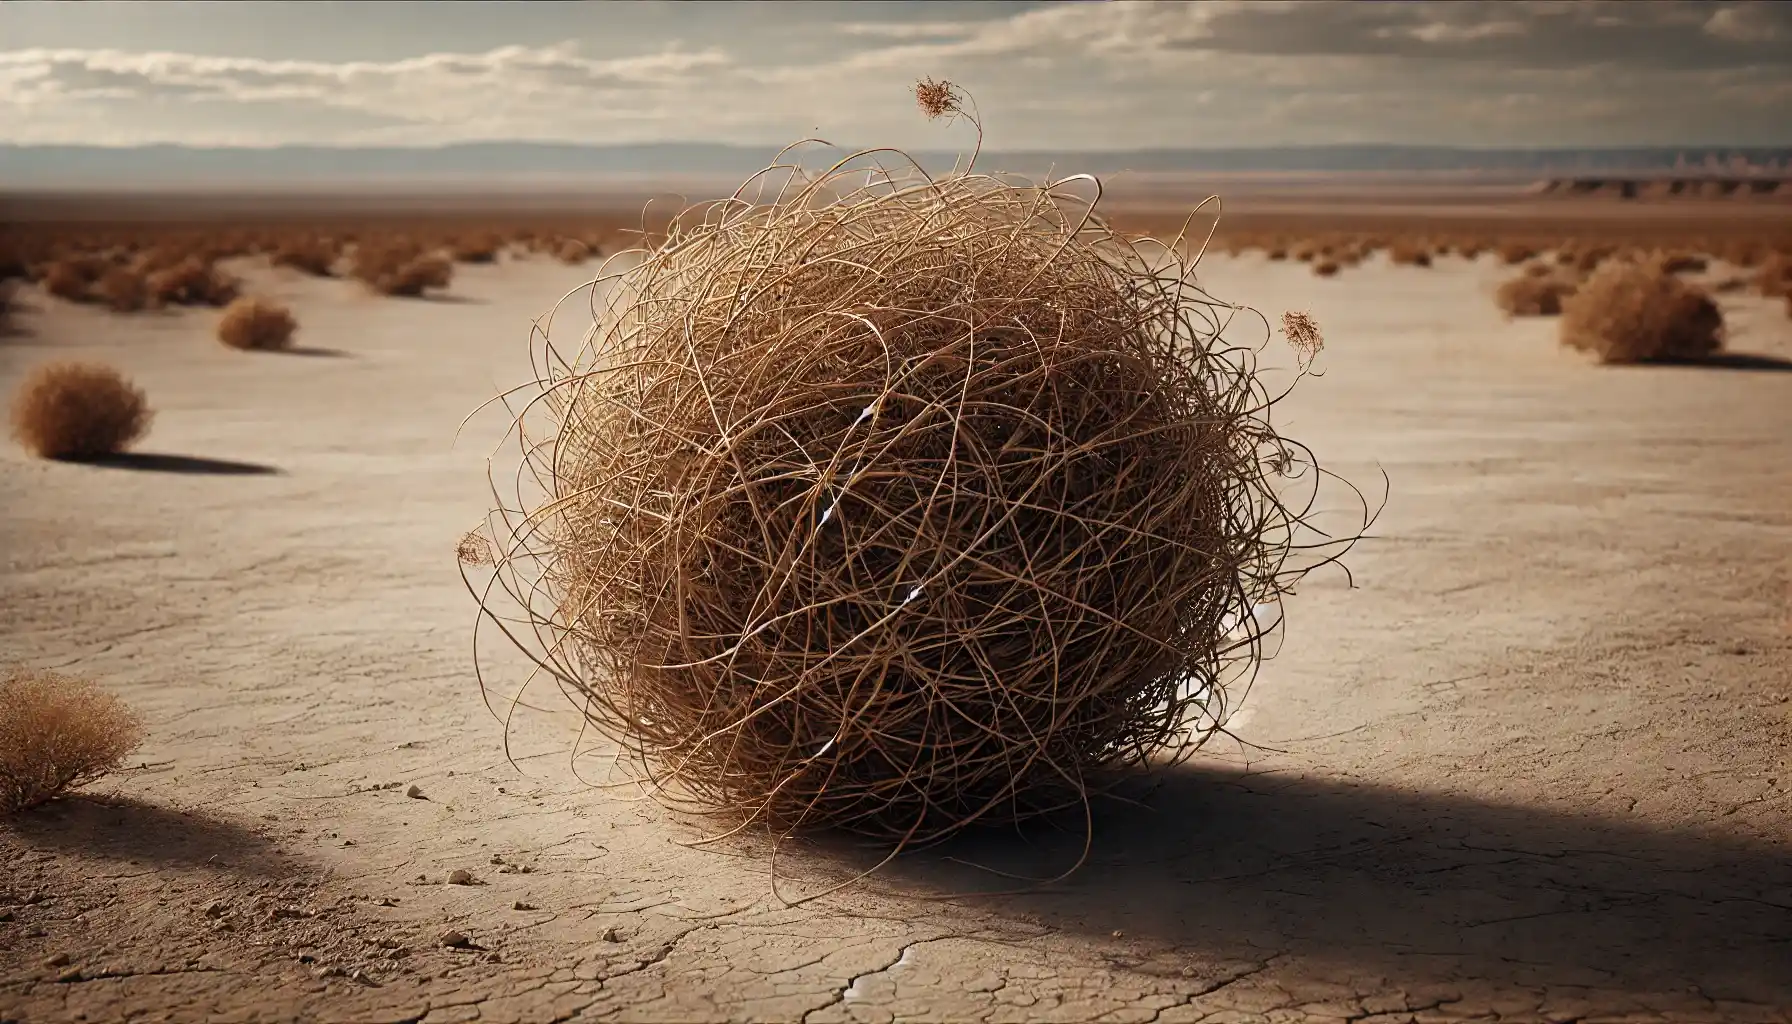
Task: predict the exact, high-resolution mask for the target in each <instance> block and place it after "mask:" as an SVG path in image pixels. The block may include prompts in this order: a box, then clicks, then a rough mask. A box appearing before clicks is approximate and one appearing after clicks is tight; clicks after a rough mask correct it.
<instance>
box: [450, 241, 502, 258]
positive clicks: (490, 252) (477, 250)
mask: <svg viewBox="0 0 1792 1024" xmlns="http://www.w3.org/2000/svg"><path fill="white" fill-rule="evenodd" d="M503 247H504V241H503V239H500V238H499V237H497V236H496V235H478V236H475V237H472V238H462V239H459V240H457V241H456V242H455V243H454V245H453V246H451V247H450V249H449V252H450V254H451V255H452V256H453V257H454V260H455V262H457V263H496V262H497V261H498V250H499V249H501V248H503Z"/></svg>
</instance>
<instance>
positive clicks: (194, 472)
mask: <svg viewBox="0 0 1792 1024" xmlns="http://www.w3.org/2000/svg"><path fill="white" fill-rule="evenodd" d="M79 462H80V463H81V464H82V465H88V466H103V467H105V468H107V469H131V470H137V471H138V472H144V473H179V474H184V475H187V476H273V475H277V474H278V473H279V472H280V469H279V468H278V467H276V466H269V465H265V464H263V463H259V462H236V461H233V460H231V459H208V458H205V457H203V456H198V455H163V454H153V453H147V452H120V453H118V454H117V455H105V456H101V457H99V458H93V459H81V460H79Z"/></svg>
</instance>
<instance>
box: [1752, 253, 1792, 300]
mask: <svg viewBox="0 0 1792 1024" xmlns="http://www.w3.org/2000/svg"><path fill="white" fill-rule="evenodd" d="M1755 290H1757V291H1759V292H1760V293H1761V294H1762V295H1765V296H1767V297H1768V298H1770V299H1772V298H1778V297H1779V296H1782V295H1787V296H1792V256H1787V255H1786V254H1785V253H1783V252H1774V253H1769V254H1768V255H1767V257H1766V258H1765V259H1763V260H1762V261H1761V266H1760V269H1759V270H1757V271H1756V272H1755Z"/></svg>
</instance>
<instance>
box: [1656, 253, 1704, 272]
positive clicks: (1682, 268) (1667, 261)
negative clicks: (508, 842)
mask: <svg viewBox="0 0 1792 1024" xmlns="http://www.w3.org/2000/svg"><path fill="white" fill-rule="evenodd" d="M1709 265H1710V262H1709V261H1708V260H1706V259H1705V257H1703V256H1700V255H1698V254H1696V253H1690V252H1677V253H1674V254H1673V255H1671V256H1667V257H1665V258H1663V259H1662V261H1661V269H1662V271H1663V272H1665V273H1669V274H1697V273H1699V272H1701V271H1703V270H1704V269H1705V268H1706V267H1707V266H1709Z"/></svg>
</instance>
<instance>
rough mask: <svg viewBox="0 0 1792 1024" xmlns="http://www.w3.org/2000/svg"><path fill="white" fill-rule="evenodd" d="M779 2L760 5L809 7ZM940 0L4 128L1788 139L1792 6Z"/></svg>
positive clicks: (1124, 141)
mask: <svg viewBox="0 0 1792 1024" xmlns="http://www.w3.org/2000/svg"><path fill="white" fill-rule="evenodd" d="M630 9H631V8H629V7H626V6H618V7H616V8H613V9H612V10H614V11H616V12H618V14H616V15H614V16H616V17H624V16H626V14H627V12H628V11H629V10H630ZM320 10H321V9H320ZM780 10H784V9H779V8H768V9H767V11H768V12H769V13H768V17H777V16H784V17H799V16H800V14H799V13H797V12H800V11H801V10H802V8H800V7H797V8H793V9H790V10H791V11H792V13H789V14H783V15H780V14H779V13H778V12H779V11H780ZM949 10H951V9H949V8H941V7H930V8H925V9H923V13H924V15H926V16H924V17H915V18H909V19H906V20H904V19H901V18H893V19H891V20H884V21H873V20H867V19H863V18H861V19H858V20H853V19H852V18H850V17H848V18H846V19H844V20H838V21H834V22H831V23H828V24H826V25H825V26H823V27H822V28H821V29H820V30H819V31H817V32H814V33H800V32H794V31H793V32H785V33H783V34H782V35H779V36H778V38H777V43H778V48H776V52H777V54H778V56H777V58H776V59H775V60H774V59H771V57H770V56H768V55H769V54H770V53H772V52H773V49H768V48H767V47H768V46H769V44H766V43H765V42H764V40H763V39H760V41H759V42H758V43H755V41H754V40H755V39H756V38H759V37H752V38H749V37H747V36H742V37H741V38H739V39H735V38H719V39H718V40H717V41H714V42H713V44H712V45H708V46H699V47H694V48H687V47H683V46H679V45H676V44H663V43H656V44H654V45H652V46H644V47H643V48H642V49H643V52H640V53H637V54H632V55H631V54H627V53H626V52H624V53H620V54H619V55H612V56H606V57H602V58H598V57H592V56H587V55H586V52H585V50H584V49H583V48H582V47H581V46H580V45H579V43H577V42H574V41H566V42H560V43H554V44H551V45H531V46H523V45H506V46H499V47H496V48H492V49H485V50H480V51H475V52H458V51H454V50H452V49H448V50H443V51H441V52H433V53H426V54H422V55H418V56H407V57H403V58H402V59H394V60H388V61H366V60H359V61H357V60H344V61H328V60H269V59H257V58H252V57H244V56H207V55H200V54H195V53H179V52H161V51H158V52H132V51H129V50H123V49H54V48H33V49H20V50H14V51H10V52H0V139H4V140H11V141H45V142H49V141H69V142H75V141H89V142H112V143H128V142H141V141H188V142H194V143H201V144H205V143H210V144H218V143H233V142H234V143H255V144H263V143H276V142H320V141H321V142H346V143H417V142H436V141H452V140H459V139H481V138H528V139H559V140H567V141H579V142H625V141H654V140H667V139H689V140H718V141H737V142H753V143H755V144H765V145H773V144H776V143H779V142H782V141H785V140H788V139H791V138H795V137H802V136H806V135H809V134H811V133H816V132H819V133H821V134H824V135H828V136H850V137H846V138H837V139H836V141H841V142H845V143H857V142H863V143H871V142H877V143H888V144H892V145H899V146H908V147H919V146H939V145H957V144H961V143H962V142H963V141H964V140H963V139H961V138H958V137H957V136H955V135H946V134H942V132H943V131H944V129H942V128H941V127H940V126H938V125H932V124H927V123H925V122H923V121H921V120H920V119H919V118H918V117H917V116H916V114H915V111H914V109H913V104H912V101H911V100H910V99H909V98H908V96H907V95H906V88H907V87H908V86H909V85H910V84H911V83H912V82H913V81H914V80H915V79H917V78H920V77H923V76H931V77H947V78H951V79H953V80H954V81H957V82H959V83H960V84H962V85H963V86H964V87H965V88H967V89H968V90H969V91H970V92H971V94H972V95H973V96H974V98H975V99H976V101H977V103H978V105H979V107H980V109H981V111H982V113H983V115H984V122H985V125H986V127H987V128H988V129H989V133H990V135H989V142H990V145H991V146H994V147H1008V148H1021V147H1030V148H1059V149H1074V148H1097V147H1129V148H1130V147H1149V146H1180V145H1274V144H1285V143H1293V142H1327V141H1354V142H1365V141H1394V142H1421V141H1436V142H1454V143H1463V144H1483V145H1500V144H1534V145H1547V144H1575V143H1586V144H1597V143H1624V142H1665V143H1673V142H1684V141H1734V142H1775V141H1777V142H1786V141H1789V140H1788V138H1787V133H1788V130H1789V129H1788V127H1787V124H1786V123H1784V119H1783V118H1776V117H1775V116H1774V112H1773V111H1772V110H1771V109H1769V108H1768V104H1765V103H1764V102H1763V101H1762V100H1761V99H1760V97H1781V96H1784V95H1785V94H1786V92H1787V89H1788V83H1789V82H1792V52H1789V50H1788V48H1787V47H1785V46H1784V45H1774V44H1773V42H1772V41H1774V40H1778V39H1783V38H1786V37H1787V36H1788V34H1792V28H1789V27H1788V26H1789V25H1792V15H1789V13H1788V12H1789V11H1792V4H1787V5H1775V4H1771V3H1731V4H1728V5H1725V6H1721V7H1715V8H1714V7H1713V6H1712V5H1710V4H1706V3H1698V2H1681V0H1659V2H1651V3H1647V4H1641V3H1634V2H1615V3H1614V2H1608V0H1574V2H1569V3H1558V2H1549V0H1450V2H1439V3H1428V2H1421V0H1405V2H1393V3H1387V2H1371V0H1353V2H1351V3H1296V2H1292V0H1206V2H1203V3H1156V2H1139V0H1113V2H1108V3H1066V4H1056V5H1051V6H1044V7H1038V8H1033V9H1026V10H1021V11H1018V12H1015V13H1010V14H1007V15H1005V16H1001V17H993V18H992V17H983V18H979V19H965V20H952V19H950V18H942V17H940V16H939V15H940V14H941V12H942V11H949ZM774 34H775V33H774ZM756 46H757V47H758V50H757V52H756V51H755V47H756ZM1751 97H1752V98H1751Z"/></svg>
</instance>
